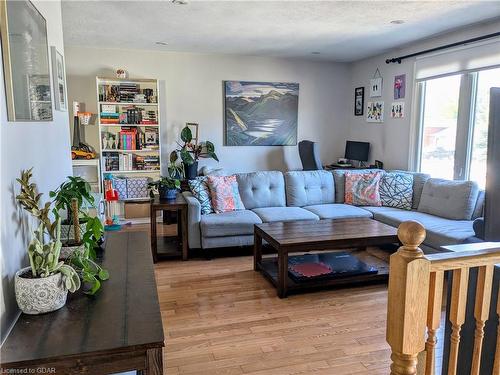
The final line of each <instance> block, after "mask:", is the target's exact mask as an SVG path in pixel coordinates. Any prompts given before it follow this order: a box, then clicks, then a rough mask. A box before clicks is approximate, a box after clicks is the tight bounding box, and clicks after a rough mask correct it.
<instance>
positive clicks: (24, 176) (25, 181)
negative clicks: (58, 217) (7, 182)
mask: <svg viewBox="0 0 500 375" xmlns="http://www.w3.org/2000/svg"><path fill="white" fill-rule="evenodd" d="M32 171H33V168H30V169H28V170H22V171H21V178H16V180H17V182H19V185H21V192H20V193H19V195H17V196H16V199H17V200H18V201H19V203H20V204H21V207H23V208H24V209H25V210H26V211H28V212H29V213H30V214H31V215H33V217H35V218H36V219H38V220H39V221H40V222H42V223H43V224H44V228H45V230H46V231H47V233H48V234H49V235H50V237H52V238H53V239H54V238H55V230H56V227H55V226H56V223H55V222H51V221H50V219H49V213H50V206H51V202H46V203H45V205H44V206H43V207H42V208H40V199H41V197H42V195H43V194H41V193H40V194H38V189H37V186H36V184H35V183H33V182H31V177H32V176H33V173H32Z"/></svg>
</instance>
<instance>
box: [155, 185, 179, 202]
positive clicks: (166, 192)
mask: <svg viewBox="0 0 500 375" xmlns="http://www.w3.org/2000/svg"><path fill="white" fill-rule="evenodd" d="M158 193H159V194H160V199H166V200H174V199H175V198H176V197H177V189H168V188H162V187H160V188H159V189H158Z"/></svg>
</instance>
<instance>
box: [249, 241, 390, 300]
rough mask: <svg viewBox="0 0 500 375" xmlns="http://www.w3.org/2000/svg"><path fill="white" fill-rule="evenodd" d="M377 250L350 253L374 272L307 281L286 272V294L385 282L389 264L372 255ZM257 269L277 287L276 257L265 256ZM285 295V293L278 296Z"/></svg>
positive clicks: (387, 277) (387, 276)
mask: <svg viewBox="0 0 500 375" xmlns="http://www.w3.org/2000/svg"><path fill="white" fill-rule="evenodd" d="M377 251H381V250H360V251H352V252H351V254H352V255H354V256H356V257H357V258H358V259H360V260H362V261H363V262H365V263H366V264H368V265H371V266H374V267H376V268H377V269H378V273H375V274H364V275H354V276H346V277H336V278H331V279H324V278H319V279H314V278H313V279H311V280H308V281H300V282H297V281H295V280H294V279H292V278H291V277H290V276H289V275H288V272H287V281H286V283H287V295H288V294H293V293H294V292H295V293H298V292H301V291H302V292H303V291H312V290H319V289H326V288H328V287H334V286H351V285H359V284H368V283H381V282H386V281H387V280H388V279H389V264H388V262H386V261H384V260H383V259H381V258H379V257H377V256H375V255H373V253H376V252H377ZM257 267H258V269H259V271H260V272H261V273H262V275H263V276H264V277H265V278H266V279H268V280H269V281H270V282H271V284H273V286H274V287H275V288H276V289H278V285H279V284H278V263H277V257H276V256H272V257H265V258H263V259H262V261H261V262H259V263H258V265H257ZM280 297H286V295H283V296H280Z"/></svg>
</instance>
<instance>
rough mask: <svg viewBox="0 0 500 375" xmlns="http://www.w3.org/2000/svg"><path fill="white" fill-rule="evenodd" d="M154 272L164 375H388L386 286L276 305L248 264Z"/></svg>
mask: <svg viewBox="0 0 500 375" xmlns="http://www.w3.org/2000/svg"><path fill="white" fill-rule="evenodd" d="M159 227H163V228H159V232H160V231H161V232H166V233H168V232H169V231H170V228H169V227H168V226H162V225H159ZM145 229H147V226H132V227H129V228H126V229H125V230H145ZM155 271H156V279H157V286H158V294H159V300H160V308H161V313H162V317H163V325H164V332H165V340H166V347H165V350H164V366H165V369H166V374H167V375H177V374H193V375H194V374H200V375H201V374H203V375H213V374H224V375H233V374H234V375H238V374H253V375H257V374H258V375H285V374H315V375H326V374H328V375H342V374H370V375H377V374H384V375H387V374H389V372H390V371H389V363H390V362H389V357H390V350H389V346H388V345H387V344H386V341H385V327H386V311H387V309H386V303H387V286H386V285H380V284H379V285H371V286H363V287H354V288H344V289H333V290H327V291H321V292H315V293H308V294H301V295H292V296H290V297H288V298H287V299H279V298H277V297H276V290H275V289H274V288H273V287H272V286H271V285H270V284H269V283H268V281H266V280H265V279H264V278H263V277H262V276H261V274H260V273H256V272H254V271H253V259H252V257H251V256H240V257H229V258H227V257H226V258H216V259H213V260H211V261H207V260H204V259H193V260H189V261H188V262H182V261H180V260H179V261H164V262H160V263H157V264H156V266H155Z"/></svg>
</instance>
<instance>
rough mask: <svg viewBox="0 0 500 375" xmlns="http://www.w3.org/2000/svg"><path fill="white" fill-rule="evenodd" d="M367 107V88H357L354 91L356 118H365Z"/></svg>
mask: <svg viewBox="0 0 500 375" xmlns="http://www.w3.org/2000/svg"><path fill="white" fill-rule="evenodd" d="M364 107H365V88H364V87H356V88H355V89H354V116H363V109H364Z"/></svg>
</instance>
